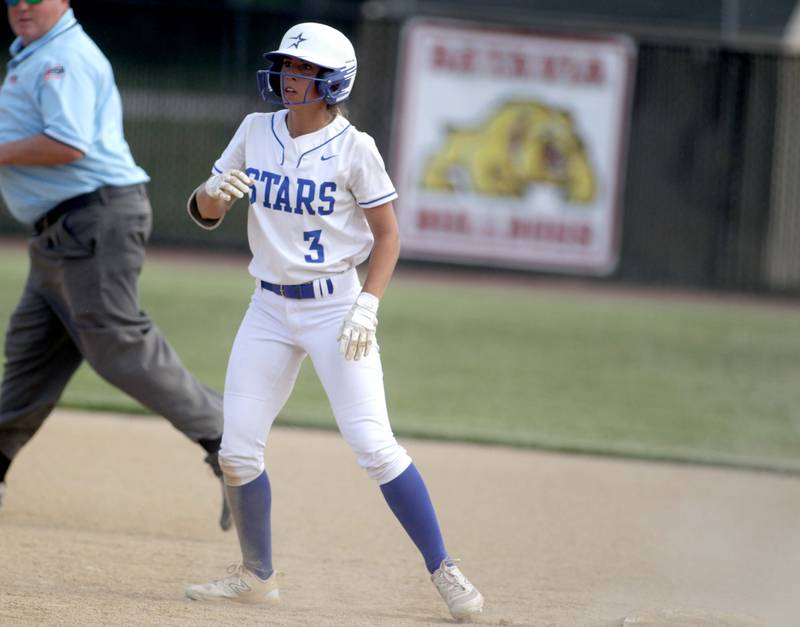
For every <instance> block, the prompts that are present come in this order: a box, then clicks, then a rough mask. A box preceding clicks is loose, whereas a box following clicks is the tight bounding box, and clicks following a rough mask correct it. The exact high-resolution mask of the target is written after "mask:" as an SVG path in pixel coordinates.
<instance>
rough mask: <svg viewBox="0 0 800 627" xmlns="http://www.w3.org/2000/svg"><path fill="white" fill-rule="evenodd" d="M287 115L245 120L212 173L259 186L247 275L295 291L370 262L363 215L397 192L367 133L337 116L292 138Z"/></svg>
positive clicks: (252, 205)
mask: <svg viewBox="0 0 800 627" xmlns="http://www.w3.org/2000/svg"><path fill="white" fill-rule="evenodd" d="M287 114H288V111H287V110H285V109H284V110H281V111H278V112H275V113H251V114H250V115H248V116H247V117H245V119H244V120H243V121H242V123H241V125H240V126H239V129H238V130H237V131H236V133H235V135H234V136H233V138H232V139H231V141H230V143H229V144H228V147H227V148H226V149H225V151H224V152H223V153H222V156H220V158H219V159H218V160H217V161H216V163H215V164H214V168H213V171H214V172H215V173H220V172H224V171H226V170H230V169H234V168H235V169H239V170H242V171H244V172H245V173H246V174H247V175H248V176H249V177H250V178H252V179H253V180H254V181H256V184H255V185H254V186H253V188H251V191H250V208H249V211H248V223H247V234H248V239H249V243H250V250H251V251H252V253H253V259H252V261H251V262H250V267H249V271H250V274H252V275H253V276H254V277H256V278H257V279H262V280H264V281H268V282H270V283H278V284H284V285H294V284H298V283H307V282H309V281H312V280H314V279H316V278H318V277H320V276H324V275H330V274H338V273H341V272H344V271H346V270H348V269H351V268H354V267H355V266H357V265H359V264H360V263H362V262H363V261H364V260H366V258H367V257H368V256H369V253H370V250H371V249H372V244H373V237H372V232H371V231H370V228H369V225H368V223H367V220H366V217H365V215H364V211H365V210H369V209H370V208H371V207H377V206H380V205H382V204H384V203H387V202H390V201H391V200H394V199H395V198H397V193H396V191H395V188H394V185H393V184H392V181H391V179H390V178H389V175H388V174H387V173H386V167H385V165H384V162H383V159H382V158H381V155H380V153H379V152H378V149H377V147H376V146H375V141H374V140H373V139H372V137H370V136H369V135H368V134H367V133H364V132H362V131H359V130H357V129H356V128H355V127H354V126H353V125H352V124H350V122H349V121H348V120H347V119H346V118H344V117H342V116H337V117H336V118H335V119H334V120H333V121H332V122H331V123H330V124H328V125H327V126H325V127H324V128H322V129H320V130H318V131H316V132H314V133H309V134H306V135H302V136H300V137H296V138H292V137H291V136H290V135H289V129H288V127H287V125H286V116H287Z"/></svg>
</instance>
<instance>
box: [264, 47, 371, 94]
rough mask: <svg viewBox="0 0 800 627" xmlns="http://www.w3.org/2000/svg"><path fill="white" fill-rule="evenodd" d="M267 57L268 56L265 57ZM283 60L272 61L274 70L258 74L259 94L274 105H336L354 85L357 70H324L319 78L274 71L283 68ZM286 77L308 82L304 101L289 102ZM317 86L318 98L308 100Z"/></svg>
mask: <svg viewBox="0 0 800 627" xmlns="http://www.w3.org/2000/svg"><path fill="white" fill-rule="evenodd" d="M265 56H266V55H265ZM282 64H283V58H279V59H272V68H270V69H268V70H259V71H258V72H256V82H257V84H258V93H260V94H261V97H262V98H263V99H264V100H265V101H266V102H269V103H272V104H283V105H284V106H286V105H305V104H311V103H314V102H319V101H320V100H322V101H324V102H325V104H328V105H335V104H336V103H338V102H341V101H342V100H344V99H345V98H346V97H347V96H344V97H341V96H342V94H343V93H348V94H349V91H350V89H349V88H350V87H351V86H352V83H353V77H354V76H355V73H356V69H355V68H352V69H351V70H350V71H349V72H348V71H347V70H346V69H341V70H331V69H328V68H322V71H321V72H320V73H319V74H320V75H319V76H316V77H312V76H301V75H300V74H292V73H291V72H283V71H281V70H276V69H273V68H275V67H276V66H277V67H279V68H280V67H281V66H282ZM286 77H294V78H297V79H302V80H304V81H307V82H308V85H307V87H306V91H305V94H303V100H302V101H300V102H295V101H288V100H286V99H285V98H284V95H283V82H284V78H286ZM313 85H316V87H317V93H318V94H319V96H318V97H317V98H311V99H309V98H308V92H309V91H310V90H311V88H312V86H313Z"/></svg>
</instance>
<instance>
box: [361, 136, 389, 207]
mask: <svg viewBox="0 0 800 627" xmlns="http://www.w3.org/2000/svg"><path fill="white" fill-rule="evenodd" d="M356 135H357V139H356V141H355V142H354V144H353V154H352V160H351V162H350V182H349V183H350V184H349V187H350V191H351V192H352V194H353V197H354V198H355V200H356V203H357V204H358V206H359V207H361V208H362V209H369V208H371V207H378V206H380V205H383V204H385V203H387V202H390V201H392V200H394V199H395V198H397V192H396V191H395V188H394V185H393V184H392V180H391V179H390V178H389V175H388V174H387V172H386V166H385V165H384V163H383V158H382V157H381V154H380V152H378V147H377V146H376V145H375V140H374V139H372V137H370V136H369V135H368V134H367V133H363V132H361V131H356Z"/></svg>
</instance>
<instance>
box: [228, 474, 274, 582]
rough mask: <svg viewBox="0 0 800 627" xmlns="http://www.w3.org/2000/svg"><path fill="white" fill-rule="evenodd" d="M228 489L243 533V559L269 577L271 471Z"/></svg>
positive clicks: (258, 572)
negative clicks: (268, 473) (269, 474)
mask: <svg viewBox="0 0 800 627" xmlns="http://www.w3.org/2000/svg"><path fill="white" fill-rule="evenodd" d="M225 491H226V493H227V495H228V504H229V505H230V507H231V514H233V522H234V523H235V525H236V532H237V533H238V534H239V546H241V547H242V561H243V562H244V565H245V566H246V567H247V568H249V569H250V570H251V571H253V572H254V573H255V574H256V575H258V576H259V577H260V578H261V579H267V578H268V577H269V576H270V575H271V574H272V529H271V524H270V509H271V505H272V491H271V489H270V485H269V478H268V477H267V472H266V471H264V472H262V473H261V474H260V475H259V476H258V477H256V478H255V479H253V481H251V482H250V483H246V484H244V485H241V486H235V487H234V486H229V485H226V486H225Z"/></svg>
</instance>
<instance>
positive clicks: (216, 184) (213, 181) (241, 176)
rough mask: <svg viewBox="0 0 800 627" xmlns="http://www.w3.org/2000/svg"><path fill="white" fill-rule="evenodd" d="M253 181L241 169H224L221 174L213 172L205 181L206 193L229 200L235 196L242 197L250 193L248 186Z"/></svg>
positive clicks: (252, 183)
mask: <svg viewBox="0 0 800 627" xmlns="http://www.w3.org/2000/svg"><path fill="white" fill-rule="evenodd" d="M251 185H255V181H254V180H253V179H251V178H250V177H249V176H247V175H246V174H245V173H244V172H242V171H241V170H226V171H225V172H223V173H222V174H214V175H212V176H211V177H210V178H209V179H208V180H207V181H206V186H205V190H206V194H208V195H209V196H211V198H217V199H219V200H224V201H225V202H230V201H231V200H234V199H235V198H244V195H245V194H249V193H250V186H251Z"/></svg>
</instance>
